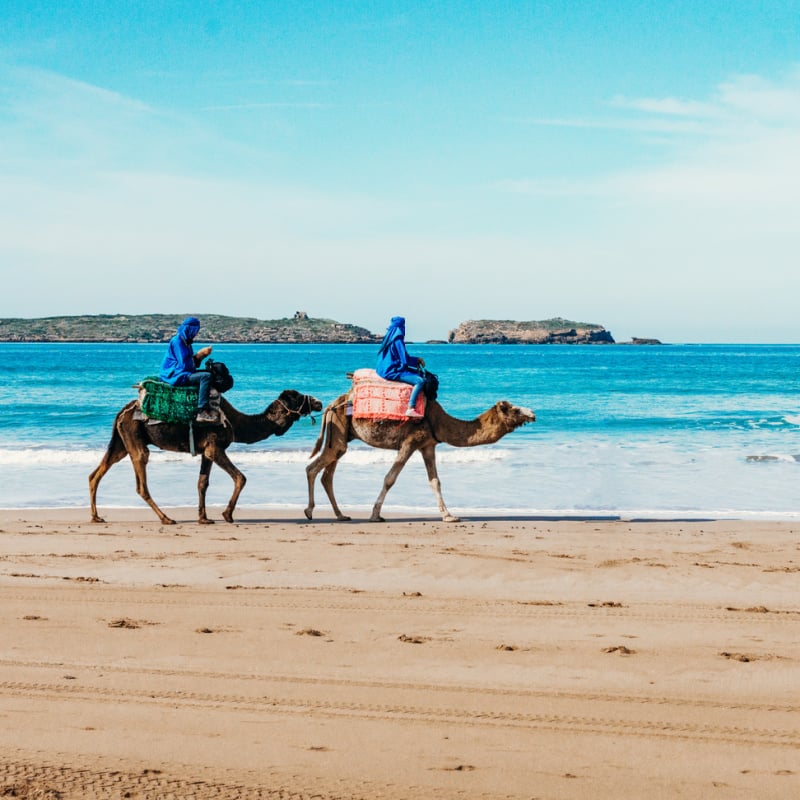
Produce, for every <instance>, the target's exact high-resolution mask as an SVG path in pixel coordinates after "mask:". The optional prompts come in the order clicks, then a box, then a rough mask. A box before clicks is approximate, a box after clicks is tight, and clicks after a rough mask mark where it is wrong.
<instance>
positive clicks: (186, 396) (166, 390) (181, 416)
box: [139, 376, 198, 423]
mask: <svg viewBox="0 0 800 800" xmlns="http://www.w3.org/2000/svg"><path fill="white" fill-rule="evenodd" d="M140 385H141V387H142V388H141V389H140V390H139V406H140V408H141V411H142V414H144V415H145V416H146V417H150V418H151V419H158V420H161V421H162V422H183V423H189V422H191V421H192V420H193V419H194V417H195V414H197V395H198V388H197V387H196V386H170V384H168V383H164V381H161V380H159V379H158V378H156V377H154V376H150V377H148V378H144V379H143V380H142V381H141V382H140Z"/></svg>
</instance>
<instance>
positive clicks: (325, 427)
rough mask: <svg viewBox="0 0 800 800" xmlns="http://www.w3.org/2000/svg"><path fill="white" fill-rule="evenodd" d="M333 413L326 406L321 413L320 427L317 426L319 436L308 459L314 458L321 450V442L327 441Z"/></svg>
mask: <svg viewBox="0 0 800 800" xmlns="http://www.w3.org/2000/svg"><path fill="white" fill-rule="evenodd" d="M332 414H333V412H332V411H331V407H330V406H328V407H327V408H326V409H325V411H324V412H323V413H322V425H320V426H319V436H317V441H316V442H314V449H313V450H312V451H311V455H310V456H309V458H314V456H315V455H316V454H317V453H319V451H320V450H322V442H323V441H326V440H327V439H328V431H329V429H330V427H331V416H332Z"/></svg>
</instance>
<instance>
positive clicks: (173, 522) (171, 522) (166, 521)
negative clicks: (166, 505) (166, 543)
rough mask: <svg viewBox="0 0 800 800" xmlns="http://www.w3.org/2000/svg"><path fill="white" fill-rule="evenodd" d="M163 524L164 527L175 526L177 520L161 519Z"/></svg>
mask: <svg viewBox="0 0 800 800" xmlns="http://www.w3.org/2000/svg"><path fill="white" fill-rule="evenodd" d="M161 524H162V525H174V524H175V520H174V519H170V518H169V517H161Z"/></svg>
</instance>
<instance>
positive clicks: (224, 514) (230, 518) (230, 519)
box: [222, 511, 233, 522]
mask: <svg viewBox="0 0 800 800" xmlns="http://www.w3.org/2000/svg"><path fill="white" fill-rule="evenodd" d="M222 519H224V520H225V522H233V514H232V513H231V512H230V511H223V512H222Z"/></svg>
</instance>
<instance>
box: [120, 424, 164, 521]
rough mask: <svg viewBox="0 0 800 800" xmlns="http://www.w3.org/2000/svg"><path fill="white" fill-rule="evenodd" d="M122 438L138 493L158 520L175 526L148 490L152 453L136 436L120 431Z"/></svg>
mask: <svg viewBox="0 0 800 800" xmlns="http://www.w3.org/2000/svg"><path fill="white" fill-rule="evenodd" d="M120 436H121V437H122V441H123V443H124V444H125V449H126V450H127V451H128V455H129V456H130V457H131V464H133V474H134V475H135V476H136V492H137V494H138V495H139V497H141V498H142V500H144V501H145V503H147V505H149V506H150V508H152V509H153V511H155V513H156V514H157V515H158V518H159V519H160V520H161V522H162V524H164V525H174V524H175V520H174V519H170V518H169V517H168V516H167V515H166V514H165V513H164V512H163V511H162V510H161V509H160V508H159V507H158V506H157V505H156V501H155V500H153V498H152V497H151V496H150V490H149V489H148V488H147V462H148V461H149V459H150V451H149V450H148V449H147V445H146V444H145V443H144V442H141V441H139V439H138V438H137V437H136V436H132V435H126V434H125V433H124V432H123V431H120Z"/></svg>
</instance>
